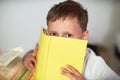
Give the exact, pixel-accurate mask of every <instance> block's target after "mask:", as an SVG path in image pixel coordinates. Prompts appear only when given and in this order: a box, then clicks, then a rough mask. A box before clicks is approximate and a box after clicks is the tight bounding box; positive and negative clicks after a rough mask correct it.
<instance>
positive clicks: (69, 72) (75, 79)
mask: <svg viewBox="0 0 120 80" xmlns="http://www.w3.org/2000/svg"><path fill="white" fill-rule="evenodd" d="M66 67H67V68H63V67H62V69H61V70H62V74H63V75H65V76H67V77H69V78H70V79H71V80H84V77H83V76H82V74H80V72H79V71H78V70H76V69H75V68H74V67H72V66H71V65H67V66H66Z"/></svg>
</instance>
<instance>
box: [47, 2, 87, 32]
mask: <svg viewBox="0 0 120 80" xmlns="http://www.w3.org/2000/svg"><path fill="white" fill-rule="evenodd" d="M67 17H70V18H74V17H75V18H77V19H78V23H79V24H80V27H81V29H82V31H85V30H86V28H87V23H88V12H87V10H85V9H84V8H83V6H82V5H81V4H79V3H77V2H75V1H72V0H67V1H64V2H61V3H59V4H56V5H54V6H53V7H52V8H51V9H50V11H49V12H48V15H47V25H48V23H49V22H54V21H56V20H58V19H60V18H63V20H65V19H66V18H67Z"/></svg>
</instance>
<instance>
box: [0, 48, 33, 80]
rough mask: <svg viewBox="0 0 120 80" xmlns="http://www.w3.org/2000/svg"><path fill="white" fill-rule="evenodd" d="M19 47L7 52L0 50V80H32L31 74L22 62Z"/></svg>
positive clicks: (21, 50)
mask: <svg viewBox="0 0 120 80" xmlns="http://www.w3.org/2000/svg"><path fill="white" fill-rule="evenodd" d="M21 52H23V49H22V48H21V47H18V48H13V49H11V50H8V51H2V50H0V80H32V79H31V78H32V72H31V71H29V70H28V69H27V68H26V67H25V66H24V65H23V62H22V58H21V57H20V56H19V54H20V53H21Z"/></svg>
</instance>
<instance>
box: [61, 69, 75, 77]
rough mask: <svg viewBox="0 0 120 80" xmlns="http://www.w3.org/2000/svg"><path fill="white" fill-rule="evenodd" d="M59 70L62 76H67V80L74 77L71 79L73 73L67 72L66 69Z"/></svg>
mask: <svg viewBox="0 0 120 80" xmlns="http://www.w3.org/2000/svg"><path fill="white" fill-rule="evenodd" d="M61 70H62V74H63V75H65V76H67V77H68V78H70V79H73V78H74V77H73V73H71V72H70V71H69V70H67V69H66V68H63V67H62V68H61Z"/></svg>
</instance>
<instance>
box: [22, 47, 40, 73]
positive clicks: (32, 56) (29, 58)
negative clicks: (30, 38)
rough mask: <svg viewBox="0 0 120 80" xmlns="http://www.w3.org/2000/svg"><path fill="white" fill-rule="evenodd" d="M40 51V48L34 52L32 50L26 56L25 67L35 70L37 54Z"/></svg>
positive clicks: (24, 58)
mask: <svg viewBox="0 0 120 80" xmlns="http://www.w3.org/2000/svg"><path fill="white" fill-rule="evenodd" d="M37 51H38V47H36V48H35V49H34V50H30V51H28V52H27V53H26V55H25V56H24V57H23V63H24V65H25V66H26V67H27V68H28V69H29V70H30V71H34V70H35V65H34V64H35V63H36V53H37Z"/></svg>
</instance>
